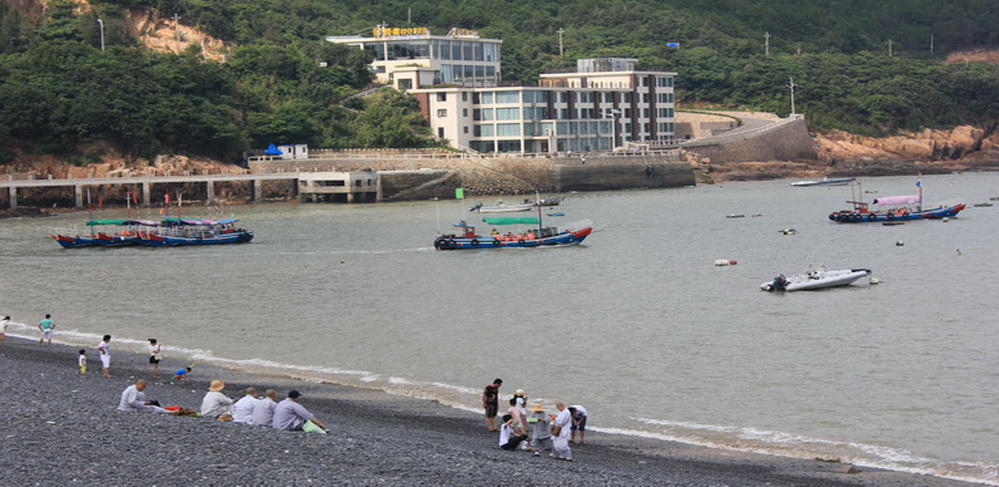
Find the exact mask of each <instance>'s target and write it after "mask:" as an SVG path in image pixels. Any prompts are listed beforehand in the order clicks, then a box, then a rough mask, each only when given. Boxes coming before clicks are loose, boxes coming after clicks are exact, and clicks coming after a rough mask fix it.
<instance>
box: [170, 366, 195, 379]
mask: <svg viewBox="0 0 999 487" xmlns="http://www.w3.org/2000/svg"><path fill="white" fill-rule="evenodd" d="M190 371H191V367H181V368H180V369H177V371H176V372H174V373H173V378H174V379H177V380H184V379H186V378H187V373H188V372H190Z"/></svg>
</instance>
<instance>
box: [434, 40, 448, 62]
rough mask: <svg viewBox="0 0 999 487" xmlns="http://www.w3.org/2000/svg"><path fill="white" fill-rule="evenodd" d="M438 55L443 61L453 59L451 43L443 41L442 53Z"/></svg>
mask: <svg viewBox="0 0 999 487" xmlns="http://www.w3.org/2000/svg"><path fill="white" fill-rule="evenodd" d="M437 55H438V56H439V57H440V58H441V59H451V41H441V46H440V52H439V53H438V54H437Z"/></svg>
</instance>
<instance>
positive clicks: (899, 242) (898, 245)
mask: <svg viewBox="0 0 999 487" xmlns="http://www.w3.org/2000/svg"><path fill="white" fill-rule="evenodd" d="M903 245H905V242H903V241H901V240H899V241H897V242H895V246H896V247H901V246H903Z"/></svg>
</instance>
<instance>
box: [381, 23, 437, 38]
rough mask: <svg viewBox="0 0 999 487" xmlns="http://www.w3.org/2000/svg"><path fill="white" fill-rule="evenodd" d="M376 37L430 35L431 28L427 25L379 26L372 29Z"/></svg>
mask: <svg viewBox="0 0 999 487" xmlns="http://www.w3.org/2000/svg"><path fill="white" fill-rule="evenodd" d="M371 34H372V35H374V37H378V38H381V37H404V36H406V37H408V36H428V35H430V29H428V28H426V27H385V26H381V25H379V26H377V27H375V28H374V29H372V30H371Z"/></svg>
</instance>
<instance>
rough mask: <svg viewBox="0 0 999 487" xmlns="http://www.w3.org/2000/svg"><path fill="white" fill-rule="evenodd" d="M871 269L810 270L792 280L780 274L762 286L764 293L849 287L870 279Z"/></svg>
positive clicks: (793, 277)
mask: <svg viewBox="0 0 999 487" xmlns="http://www.w3.org/2000/svg"><path fill="white" fill-rule="evenodd" d="M870 275H871V270H870V269H840V270H835V271H827V270H825V269H822V268H819V269H809V270H808V272H806V273H804V274H801V275H797V276H792V277H791V278H790V279H788V278H787V277H784V275H783V274H778V275H777V277H775V278H774V280H773V281H768V282H764V283H763V284H760V289H762V290H764V291H769V292H774V291H787V292H791V291H812V290H816V289H825V288H829V287H838V286H849V285H850V284H853V283H854V281H856V280H858V279H860V278H862V277H868V278H869V277H870Z"/></svg>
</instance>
